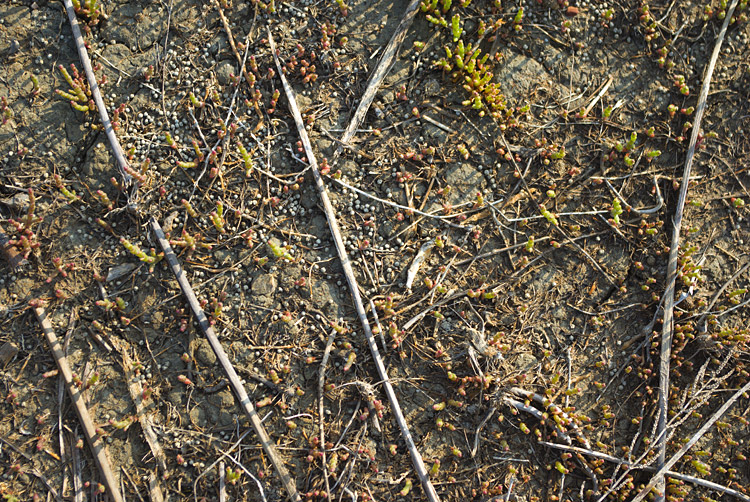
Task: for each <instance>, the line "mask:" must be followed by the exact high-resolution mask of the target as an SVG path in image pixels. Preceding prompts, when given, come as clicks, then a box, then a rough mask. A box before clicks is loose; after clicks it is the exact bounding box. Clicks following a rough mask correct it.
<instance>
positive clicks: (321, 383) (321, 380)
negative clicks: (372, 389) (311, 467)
mask: <svg viewBox="0 0 750 502" xmlns="http://www.w3.org/2000/svg"><path fill="white" fill-rule="evenodd" d="M335 338H336V330H335V329H332V330H331V332H330V333H329V334H328V339H327V340H326V348H325V350H324V351H323V359H321V361H320V371H319V373H318V420H319V422H318V423H319V428H320V451H321V453H322V455H323V457H322V458H321V460H322V461H323V462H322V463H323V479H324V480H325V485H326V493H327V494H328V496H329V497H331V496H332V494H331V486H330V482H329V481H328V467H327V465H328V460H327V459H326V447H325V444H326V435H325V428H324V427H323V419H324V417H325V410H324V409H323V397H324V396H325V380H326V365H327V364H328V358H329V357H330V356H331V347H333V340H334V339H335Z"/></svg>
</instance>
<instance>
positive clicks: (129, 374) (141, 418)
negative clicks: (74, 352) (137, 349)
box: [112, 337, 169, 501]
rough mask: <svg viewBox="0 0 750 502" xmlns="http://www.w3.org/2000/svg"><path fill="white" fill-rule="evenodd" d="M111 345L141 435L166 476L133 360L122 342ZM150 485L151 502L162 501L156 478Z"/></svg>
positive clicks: (157, 441) (164, 456) (164, 460)
mask: <svg viewBox="0 0 750 502" xmlns="http://www.w3.org/2000/svg"><path fill="white" fill-rule="evenodd" d="M112 344H113V345H114V346H115V348H116V349H117V351H118V352H119V353H120V357H121V358H122V372H123V375H124V376H125V384H126V385H127V387H128V392H129V393H130V398H131V399H132V400H133V404H135V412H136V416H137V417H138V423H139V424H140V426H141V430H143V435H144V436H145V437H146V442H147V443H148V446H149V448H150V449H151V453H152V454H153V455H154V459H156V463H157V465H158V466H159V470H160V471H161V473H162V475H166V474H167V473H168V472H169V471H168V470H167V456H166V455H165V454H164V450H163V449H162V447H161V443H159V436H157V435H156V432H155V431H154V422H153V419H152V418H151V416H150V415H149V414H148V413H146V407H147V406H146V404H145V403H144V398H143V386H142V385H141V382H140V381H138V379H136V378H135V376H136V375H135V371H134V370H133V360H132V359H131V357H130V354H129V353H128V347H127V345H126V344H125V343H124V342H122V341H120V340H118V339H117V338H115V337H113V338H112ZM150 485H152V486H151V488H150V492H151V500H152V501H153V500H155V499H159V500H163V499H164V496H163V494H162V491H161V488H160V487H159V485H158V483H157V482H156V478H155V479H154V481H153V482H152V483H150Z"/></svg>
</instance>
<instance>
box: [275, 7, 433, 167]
mask: <svg viewBox="0 0 750 502" xmlns="http://www.w3.org/2000/svg"><path fill="white" fill-rule="evenodd" d="M419 4H420V0H412V1H411V2H410V3H409V5H407V6H406V12H404V17H403V18H402V19H401V22H400V23H399V24H398V26H397V27H396V31H395V32H394V33H393V36H391V39H390V40H389V41H388V45H386V46H385V50H384V51H383V54H382V55H381V56H380V60H379V61H378V65H377V66H376V67H375V71H373V72H372V75H370V80H368V81H367V88H366V89H365V92H364V93H363V94H362V97H361V98H360V100H359V105H358V106H357V110H356V111H355V112H354V115H353V116H352V119H351V121H350V122H349V125H348V126H347V127H346V130H345V131H344V134H343V135H342V136H341V142H340V143H339V147H338V148H336V151H335V152H334V154H333V160H332V162H331V164H333V163H335V162H336V159H338V158H339V155H341V152H343V151H344V148H346V146H347V144H348V143H349V141H350V140H351V139H352V138H353V137H354V133H355V132H356V131H357V129H358V128H359V126H360V124H362V121H363V120H364V119H365V115H367V110H369V109H370V105H371V104H372V101H373V100H374V99H375V94H376V93H377V92H378V89H380V84H382V83H383V79H384V78H385V76H386V75H387V74H388V72H389V71H390V69H391V65H392V64H393V60H394V58H395V57H396V53H397V52H398V50H399V48H400V47H401V44H402V43H403V41H404V37H406V30H408V29H409V27H410V26H411V23H412V21H414V16H415V14H416V13H417V9H418V8H419ZM274 55H275V54H274Z"/></svg>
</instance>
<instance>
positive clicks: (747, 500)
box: [539, 441, 750, 502]
mask: <svg viewBox="0 0 750 502" xmlns="http://www.w3.org/2000/svg"><path fill="white" fill-rule="evenodd" d="M539 444H541V445H544V446H549V447H550V448H555V449H557V450H563V451H570V452H573V453H580V454H582V455H588V456H590V457H594V458H599V459H602V460H606V461H607V462H611V463H613V464H617V465H621V466H623V467H627V468H628V469H630V470H641V471H646V472H656V468H655V467H652V466H650V465H638V464H633V463H631V462H628V461H626V460H621V459H619V458H617V457H613V456H612V455H607V454H606V453H601V452H598V451H594V450H590V449H586V448H581V447H579V446H569V445H564V444H558V443H550V442H547V441H539ZM664 475H665V476H668V477H670V478H674V479H679V480H680V481H686V482H688V483H692V484H694V485H698V486H702V487H704V488H708V489H709V490H714V491H717V492H720V493H726V494H727V495H731V496H733V497H736V498H738V499H740V500H742V502H750V497H748V496H746V495H743V494H742V493H740V492H738V491H737V490H735V489H733V488H729V487H728V486H724V485H720V484H717V483H714V482H713V481H708V480H706V479H701V478H696V477H695V476H690V475H688V474H682V473H680V472H675V471H665V472H664Z"/></svg>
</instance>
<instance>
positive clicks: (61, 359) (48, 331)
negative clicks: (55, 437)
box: [34, 307, 124, 502]
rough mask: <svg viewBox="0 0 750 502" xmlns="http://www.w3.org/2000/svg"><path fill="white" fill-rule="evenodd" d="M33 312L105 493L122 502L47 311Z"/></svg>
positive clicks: (101, 444) (102, 444)
mask: <svg viewBox="0 0 750 502" xmlns="http://www.w3.org/2000/svg"><path fill="white" fill-rule="evenodd" d="M34 314H36V318H37V320H38V321H39V324H40V325H41V326H42V331H44V336H45V338H46V339H47V343H48V344H49V348H50V350H51V351H52V356H53V357H54V358H55V362H56V363H57V367H58V368H59V369H60V373H61V374H62V376H63V378H64V379H65V387H66V388H67V389H68V395H70V400H71V402H72V403H73V407H74V408H75V410H76V413H77V414H78V418H79V419H80V421H81V425H82V426H83V432H84V436H86V442H87V443H88V444H89V447H90V448H91V453H92V454H93V455H94V461H95V462H96V466H97V467H98V468H99V473H100V474H101V475H102V478H103V481H104V486H105V487H106V489H107V493H109V496H110V497H111V498H112V500H113V501H114V502H123V500H124V499H123V498H122V494H121V493H120V488H119V486H118V485H117V481H116V480H115V475H114V473H113V472H112V468H111V466H110V464H109V459H108V458H107V454H106V452H105V446H104V442H103V441H102V439H101V438H100V437H99V436H98V435H97V434H96V427H95V426H94V422H93V421H92V420H91V415H89V411H88V409H87V408H86V404H85V403H84V402H83V395H82V394H81V393H80V392H79V390H78V387H76V385H75V384H74V383H73V373H72V372H71V370H70V366H69V365H68V358H67V357H66V356H65V353H64V352H63V349H62V345H61V344H60V341H59V340H58V339H57V336H55V331H54V329H53V328H52V323H51V322H50V321H49V319H48V318H47V312H46V311H45V310H44V308H42V307H35V308H34Z"/></svg>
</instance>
